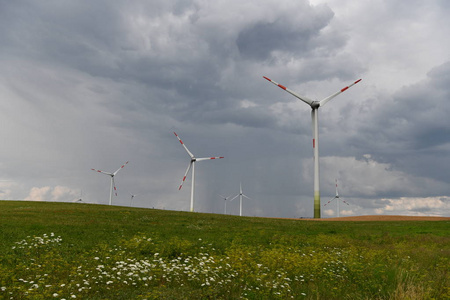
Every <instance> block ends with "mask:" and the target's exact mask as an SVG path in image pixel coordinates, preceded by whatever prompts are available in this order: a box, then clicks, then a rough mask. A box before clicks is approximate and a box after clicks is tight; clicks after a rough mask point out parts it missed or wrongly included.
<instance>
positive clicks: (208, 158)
mask: <svg viewBox="0 0 450 300" xmlns="http://www.w3.org/2000/svg"><path fill="white" fill-rule="evenodd" d="M220 158H224V157H223V156H216V157H202V158H196V159H195V160H196V161H202V160H210V159H220Z"/></svg>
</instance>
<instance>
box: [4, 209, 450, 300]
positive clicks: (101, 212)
mask: <svg viewBox="0 0 450 300" xmlns="http://www.w3.org/2000/svg"><path fill="white" fill-rule="evenodd" d="M0 218H1V219H0V220H1V223H0V237H1V239H2V243H1V245H0V251H1V254H2V255H1V258H0V298H4V299H450V289H449V287H450V279H449V270H450V260H449V259H450V237H449V236H450V235H449V222H447V221H421V222H414V221H402V222H315V221H307V220H278V219H264V218H245V217H244V218H241V217H235V216H223V215H212V214H199V213H186V212H174V211H160V210H151V209H136V208H124V207H110V206H102V205H88V204H68V203H37V202H22V201H17V202H4V201H3V202H0Z"/></svg>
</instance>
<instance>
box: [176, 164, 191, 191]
mask: <svg viewBox="0 0 450 300" xmlns="http://www.w3.org/2000/svg"><path fill="white" fill-rule="evenodd" d="M191 166H192V161H191V162H190V163H189V166H188V167H187V170H186V173H184V177H183V180H181V184H180V187H179V188H178V190H181V188H182V187H183V183H184V181H185V180H186V176H187V174H188V172H189V170H190V169H191Z"/></svg>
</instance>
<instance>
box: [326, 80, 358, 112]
mask: <svg viewBox="0 0 450 300" xmlns="http://www.w3.org/2000/svg"><path fill="white" fill-rule="evenodd" d="M361 80H362V79H358V80H356V81H355V82H353V83H352V84H350V85H348V86H346V87H345V88H343V89H340V90H339V91H337V92H336V93H334V94H332V95H330V96H328V97H326V98H325V99H322V100H320V101H319V104H320V106H324V105H325V104H326V103H327V102H328V101H330V100H331V99H333V98H334V97H336V96H337V95H339V94H341V93H343V92H345V91H346V90H348V89H349V88H351V87H352V86H354V85H355V84H357V83H358V82H360V81H361Z"/></svg>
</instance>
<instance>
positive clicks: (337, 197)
mask: <svg viewBox="0 0 450 300" xmlns="http://www.w3.org/2000/svg"><path fill="white" fill-rule="evenodd" d="M334 199H337V200H336V203H337V204H336V205H337V216H338V218H339V212H340V210H339V200H340V199H341V198H339V193H338V184H337V179H336V196H334V198H333V199H331V200H330V201H328V202H327V203H325V204H324V206H327V204H330V203H331V201H333V200H334ZM342 202H344V203H345V204H347V205H349V204H348V203H347V202H345V200H342Z"/></svg>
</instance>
